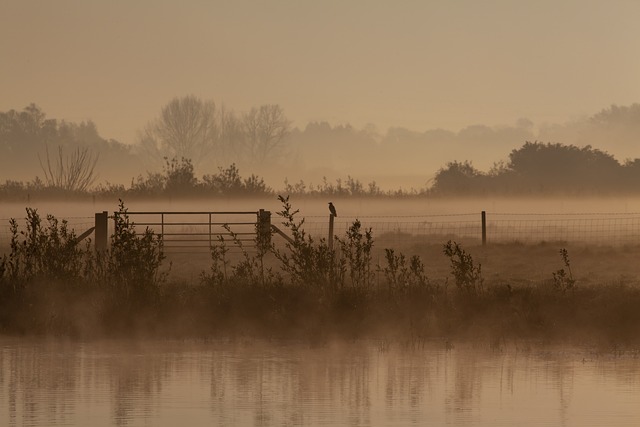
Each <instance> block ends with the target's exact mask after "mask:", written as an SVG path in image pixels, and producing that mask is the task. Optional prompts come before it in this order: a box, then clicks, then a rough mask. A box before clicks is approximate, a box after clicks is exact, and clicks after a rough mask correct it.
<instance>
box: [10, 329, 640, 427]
mask: <svg viewBox="0 0 640 427" xmlns="http://www.w3.org/2000/svg"><path fill="white" fill-rule="evenodd" d="M635 356H636V355H633V354H632V355H628V354H627V355H622V356H616V357H614V356H612V355H598V354H595V353H590V352H587V351H581V350H575V349H572V350H558V349H553V350H549V349H546V350H540V349H529V348H527V349H524V350H523V349H521V348H517V347H515V346H512V347H509V348H507V349H503V350H501V351H496V350H490V349H489V348H488V347H487V348H485V347H482V346H475V347H474V346H471V345H469V346H463V345H457V346H456V347H455V348H453V349H446V348H445V346H444V345H440V344H438V343H434V344H433V345H426V346H424V347H420V348H414V347H403V346H399V345H392V346H388V345H382V344H380V343H376V342H361V343H352V344H343V345H328V346H326V347H322V348H311V347H309V346H308V345H306V344H301V343H274V342H265V341H253V340H247V341H213V342H192V341H188V342H182V341H162V342H146V341H145V342H90V343H73V342H60V341H49V340H42V341H34V340H20V339H10V338H3V339H0V368H1V369H0V425H3V426H4V425H9V426H14V425H15V426H23V425H26V426H31V425H47V426H49V425H51V426H61V425H78V426H89V425H90V426H108V425H127V426H128V425H131V426H133V425H153V426H175V425H233V426H236V425H241V426H254V425H358V426H361V425H371V426H378V425H380V426H382V425H455V426H459V425H469V426H500V425H503V426H512V425H519V426H528V425H536V426H539V425H544V426H557V425H566V426H588V425H593V426H603V425H607V426H630V425H640V407H639V406H638V402H639V401H640V359H638V358H636V357H635Z"/></svg>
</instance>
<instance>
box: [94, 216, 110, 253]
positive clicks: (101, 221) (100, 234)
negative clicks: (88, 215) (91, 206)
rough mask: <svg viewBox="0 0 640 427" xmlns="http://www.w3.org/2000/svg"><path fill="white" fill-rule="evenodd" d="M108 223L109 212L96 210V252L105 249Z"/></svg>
mask: <svg viewBox="0 0 640 427" xmlns="http://www.w3.org/2000/svg"><path fill="white" fill-rule="evenodd" d="M108 225H109V212H107V211H102V212H97V213H96V217H95V227H96V228H95V233H96V239H95V245H96V252H102V251H106V250H107V236H108V235H109V232H108Z"/></svg>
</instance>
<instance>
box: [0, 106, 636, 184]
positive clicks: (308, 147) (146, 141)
mask: <svg viewBox="0 0 640 427" xmlns="http://www.w3.org/2000/svg"><path fill="white" fill-rule="evenodd" d="M192 111H196V113H197V114H198V118H197V120H200V121H201V123H202V125H203V126H206V127H207V128H208V129H210V130H209V131H208V132H209V133H208V134H206V135H204V136H202V135H201V136H197V137H194V136H189V135H188V134H185V135H183V136H179V135H178V136H174V137H172V138H173V139H171V138H169V137H167V134H168V133H172V132H173V133H175V131H174V129H178V128H177V126H179V125H180V123H181V122H183V123H190V124H189V126H195V125H196V124H195V123H192V122H189V120H191V119H189V118H188V117H186V116H185V115H186V114H191V113H189V112H192ZM167 114H174V116H173V117H168V116H167ZM194 114H195V113H194ZM0 118H1V120H0V124H1V126H0V152H1V154H2V155H1V156H0V181H6V180H16V181H31V180H34V179H36V177H38V178H39V179H41V180H43V181H45V178H46V172H47V168H49V169H51V165H52V164H53V166H54V169H55V165H56V164H57V163H58V162H60V161H63V162H64V161H67V159H68V157H69V156H70V155H71V154H73V153H74V150H79V149H82V150H87V153H88V154H89V156H90V157H91V159H95V160H96V164H95V175H96V178H97V179H96V181H95V183H94V184H105V183H114V184H122V185H130V184H131V183H132V182H134V181H135V180H136V179H137V178H138V177H148V176H150V174H155V173H162V172H163V171H166V169H167V167H168V166H169V163H168V160H169V159H181V158H186V159H189V160H191V162H192V164H193V167H194V173H195V175H196V176H198V177H200V176H204V175H207V174H215V173H217V172H218V171H219V170H220V168H226V167H228V166H229V165H231V164H236V165H237V167H238V168H239V170H240V172H241V174H242V175H243V176H250V175H251V174H256V175H258V176H260V177H263V178H264V179H265V182H266V184H267V185H268V186H269V187H271V188H272V189H274V190H276V191H278V190H281V189H283V188H284V187H285V181H286V182H287V183H289V184H292V185H294V184H304V185H305V186H307V187H309V186H318V185H321V184H323V182H325V179H326V180H327V181H329V182H334V181H335V180H341V181H343V182H344V181H345V180H347V179H348V178H352V179H356V180H359V181H361V182H362V183H363V184H368V183H371V182H375V183H376V185H377V186H378V187H380V188H381V189H383V190H396V189H400V188H401V189H404V190H409V189H411V188H415V189H422V188H427V187H429V186H430V185H431V184H432V180H433V178H434V176H435V175H436V173H437V172H438V171H439V170H440V169H442V168H445V167H446V165H447V164H448V163H450V162H454V161H459V162H464V161H470V162H471V163H472V164H473V166H474V167H475V168H476V169H478V170H480V171H484V172H489V171H492V170H495V168H496V167H499V166H500V165H501V164H503V163H504V162H506V161H507V159H508V157H509V154H510V153H511V152H513V151H514V150H516V149H518V147H521V146H522V145H523V144H524V143H525V142H526V141H541V142H554V143H560V144H563V145H571V146H573V145H575V146H577V147H588V146H592V147H593V148H594V149H597V150H601V151H604V152H607V153H609V154H611V155H612V156H613V157H614V158H615V159H616V160H617V161H618V162H620V163H622V164H624V163H625V162H627V161H629V160H632V159H636V158H637V157H638V155H639V154H638V151H637V145H636V144H637V141H638V140H640V104H632V105H630V106H615V105H614V106H611V107H609V108H605V109H603V110H601V111H600V112H597V113H595V114H592V115H590V116H586V117H583V118H580V119H576V120H573V121H571V122H566V123H561V124H535V123H533V122H532V121H530V120H528V119H524V118H523V119H520V120H518V121H517V122H516V123H514V124H511V125H503V126H489V125H470V126H467V127H464V128H462V129H460V130H457V131H456V130H447V129H428V130H425V131H419V130H410V129H406V128H402V127H391V128H388V129H387V130H386V131H385V130H381V129H378V128H377V127H376V126H375V125H368V126H365V127H364V128H356V127H353V126H351V125H348V124H338V125H336V124H331V123H329V122H325V121H322V122H309V123H308V124H307V125H306V126H304V127H302V128H300V127H293V126H292V122H291V121H290V120H289V119H288V117H287V112H286V111H285V110H284V109H283V108H282V107H281V106H278V105H275V104H265V105H262V106H259V107H254V108H251V109H249V110H248V111H233V110H231V109H229V108H226V109H225V108H222V107H219V106H216V104H215V102H213V101H207V100H202V99H200V98H197V97H194V96H185V97H182V98H175V99H173V100H172V101H170V102H169V103H167V104H166V105H164V106H163V107H162V109H161V112H160V114H159V115H158V117H157V118H156V119H154V120H151V121H149V122H147V123H146V124H145V123H144V122H141V123H140V129H141V131H140V135H139V138H138V140H137V141H136V143H135V144H123V143H121V142H119V141H116V140H109V139H105V138H104V137H103V136H102V135H101V134H100V132H99V128H100V126H99V123H98V124H97V123H94V122H92V121H83V122H80V123H72V122H67V121H64V120H60V119H57V118H53V117H52V118H50V117H48V116H47V114H46V112H45V111H43V110H42V109H41V108H40V107H38V106H37V105H34V104H32V105H30V106H28V107H26V108H24V109H23V110H10V111H7V112H2V113H0ZM176 120H177V121H178V122H177V123H176ZM194 129H195V128H194ZM265 132H267V133H266V134H265ZM59 150H62V151H61V152H59ZM45 184H50V183H47V182H45Z"/></svg>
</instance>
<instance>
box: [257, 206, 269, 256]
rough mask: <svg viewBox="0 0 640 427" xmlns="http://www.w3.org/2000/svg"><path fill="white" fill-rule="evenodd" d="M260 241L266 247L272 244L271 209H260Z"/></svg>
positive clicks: (258, 228)
mask: <svg viewBox="0 0 640 427" xmlns="http://www.w3.org/2000/svg"><path fill="white" fill-rule="evenodd" d="M256 231H257V234H258V243H259V244H260V245H264V246H263V248H266V247H267V246H268V245H270V244H271V211H265V210H264V209H260V210H259V211H258V227H257V230H256Z"/></svg>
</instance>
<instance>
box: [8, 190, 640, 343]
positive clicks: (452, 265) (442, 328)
mask: <svg viewBox="0 0 640 427" xmlns="http://www.w3.org/2000/svg"><path fill="white" fill-rule="evenodd" d="M325 203H326V202H325V201H320V200H305V201H303V202H302V203H301V204H300V207H298V206H286V205H283V204H280V206H278V204H277V203H276V204H274V203H273V202H272V201H267V200H260V201H248V200H245V201H227V202H226V204H222V203H218V204H217V205H216V210H223V209H224V210H226V209H229V206H231V205H232V206H233V210H257V209H256V207H257V208H258V209H259V208H263V209H268V210H271V211H272V213H273V222H272V223H273V224H279V227H280V228H281V229H282V230H284V231H285V232H286V234H288V235H289V236H291V237H292V238H293V243H286V242H285V241H284V240H283V239H281V238H279V236H277V235H275V236H273V238H272V242H273V243H274V245H273V247H271V248H266V247H264V248H263V250H258V249H256V248H255V245H252V244H248V243H244V250H241V249H240V248H239V247H238V244H237V242H235V241H234V237H233V236H227V237H226V238H225V240H224V242H221V241H218V242H217V243H216V245H214V246H215V247H216V249H215V250H214V252H213V253H210V252H209V251H207V250H204V251H200V252H199V253H195V254H194V253H188V252H187V251H176V250H175V248H173V250H172V248H170V247H166V248H164V249H165V250H164V251H163V250H162V247H161V246H159V245H158V236H157V235H154V234H153V233H147V234H145V233H142V230H139V229H138V230H136V229H135V224H133V223H130V222H128V220H127V222H122V223H120V226H119V227H117V226H116V228H115V229H111V230H110V233H112V234H113V236H112V240H111V247H110V249H109V250H108V251H107V252H106V253H105V254H102V255H98V256H96V255H93V252H94V251H93V248H92V247H91V246H89V247H87V248H86V249H81V248H80V247H79V246H75V245H70V244H69V241H68V240H69V239H67V237H68V236H67V237H65V236H66V234H65V233H64V232H62V230H61V229H60V227H61V226H60V224H56V225H55V227H53V226H51V225H50V226H49V227H48V228H47V227H42V229H41V230H40V231H39V232H38V233H39V234H38V233H36V234H38V236H33V233H31V234H30V233H29V232H26V234H25V235H20V234H18V236H22V237H19V240H21V239H22V240H24V241H25V243H24V244H23V245H22V246H20V247H19V248H18V249H16V248H13V249H12V248H9V247H8V243H5V245H4V246H5V248H6V249H5V250H4V252H5V253H6V254H7V256H8V258H7V261H6V262H5V263H4V264H3V272H2V273H3V274H2V276H0V278H1V281H0V285H1V287H0V290H1V293H0V305H2V310H0V312H1V313H2V315H1V316H0V332H3V333H10V334H15V333H18V334H54V335H66V336H75V337H92V336H104V335H108V336H111V335H136V336H137V335H153V336H219V335H237V334H240V335H253V336H293V337H297V338H301V339H310V340H313V341H322V340H326V339H329V338H331V337H342V338H349V339H353V338H357V337H364V336H378V337H380V336H382V337H392V338H393V339H398V340H409V341H418V342H419V341H420V340H423V339H431V338H434V337H440V338H445V339H482V340H488V341H490V342H491V343H500V342H503V341H504V340H513V339H527V340H531V339H533V340H551V341H558V340H559V341H562V342H565V341H572V342H576V343H587V344H594V345H612V346H619V345H625V346H628V345H631V346H634V345H636V344H638V338H637V337H638V336H640V335H639V334H638V332H640V314H638V310H637V307H638V304H640V286H639V281H638V278H639V277H640V275H639V273H640V267H639V263H638V262H637V259H638V257H639V256H640V243H639V242H635V239H634V238H633V236H634V235H635V234H634V233H636V232H637V230H635V229H634V228H633V223H631V227H629V223H625V224H624V226H625V227H629V229H628V230H627V231H626V233H625V235H626V236H628V237H629V236H630V238H629V240H628V241H625V242H615V241H611V242H607V239H606V238H605V239H603V240H602V241H589V239H584V238H583V239H580V238H576V239H575V240H563V239H560V240H554V239H539V236H538V237H536V236H535V235H533V236H530V237H531V238H528V239H510V238H504V239H496V238H495V237H496V234H495V232H494V233H493V234H491V233H490V231H491V230H492V229H491V227H490V226H489V227H487V228H488V239H487V240H488V241H487V244H486V245H483V244H482V241H481V229H480V227H479V224H480V222H479V217H480V215H479V211H480V209H479V208H480V206H481V203H484V204H485V205H486V204H488V203H487V201H472V202H467V204H464V203H463V202H462V201H438V202H434V201H431V202H429V201H420V202H417V201H406V200H388V201H367V200H358V201H356V200H340V201H334V203H335V204H336V206H337V207H338V209H339V210H338V212H339V213H338V215H339V217H338V219H339V220H340V221H342V222H338V221H336V230H335V235H336V237H338V238H339V240H337V241H336V242H335V248H334V249H331V248H329V247H328V245H327V243H326V241H322V240H321V239H322V238H324V237H325V233H326V230H325V229H323V227H326V222H328V215H327V212H326V211H325V209H326V205H325ZM502 203H505V205H504V206H503V205H501V204H502ZM506 203H507V202H506V201H493V202H492V204H493V209H495V210H494V211H490V210H489V209H487V212H488V217H489V218H491V216H492V215H493V216H496V215H505V214H510V215H521V214H527V215H531V214H532V212H531V210H529V209H527V208H532V206H535V207H537V208H538V209H540V210H539V211H538V212H535V214H536V215H540V216H545V217H548V216H549V215H550V214H561V215H563V217H562V218H566V216H567V215H574V214H573V213H572V212H578V211H573V209H579V210H580V211H579V213H580V215H585V214H589V215H594V214H598V215H601V214H602V212H604V209H603V208H601V207H602V206H606V207H607V208H608V209H607V211H608V212H606V215H607V217H613V218H614V219H615V221H616V222H617V223H619V221H618V219H619V218H620V217H619V216H616V215H620V214H622V215H624V217H625V218H632V217H634V216H635V215H636V214H635V213H634V212H635V207H636V202H635V201H629V200H626V201H612V200H609V201H600V203H596V201H574V204H573V205H569V203H568V202H567V201H566V200H555V201H553V200H552V201H546V202H545V203H542V202H540V201H538V202H537V203H536V204H533V205H530V206H525V205H524V203H513V204H512V205H510V206H508V207H506V208H505V206H506ZM621 203H622V204H621ZM204 207H208V204H204V203H203V202H190V203H184V202H181V203H175V202H174V203H167V204H165V205H160V204H157V205H151V206H149V205H143V204H138V205H136V204H135V203H132V205H127V208H129V210H130V211H133V210H134V209H135V210H143V209H144V210H160V209H163V210H167V211H168V210H173V211H175V210H178V209H179V210H184V211H186V210H187V209H193V210H203V209H204ZM374 207H375V208H376V210H374ZM21 208H22V209H24V207H21ZM542 208H545V209H546V211H545V210H543V209H542ZM3 209H4V211H3V212H2V216H13V215H15V216H16V217H18V218H20V216H19V215H18V214H16V213H14V212H16V211H17V210H19V209H18V206H8V207H7V206H3ZM106 209H107V208H103V207H102V206H94V205H92V204H79V205H75V206H74V205H51V206H47V205H44V206H41V207H39V209H38V212H42V214H44V213H48V212H53V213H54V214H55V215H56V216H57V217H59V218H60V219H62V218H65V217H66V218H69V226H70V227H72V226H73V225H74V224H77V225H78V228H80V230H77V234H79V232H80V231H82V227H85V228H84V229H86V228H89V227H90V226H91V225H92V223H93V222H92V219H93V213H95V212H99V211H101V210H106ZM209 209H210V207H209ZM296 209H300V212H299V213H295V210H296ZM463 209H466V210H467V213H465V212H464V211H463ZM554 209H557V212H554ZM601 209H602V210H601ZM617 209H619V210H620V212H616V210H617ZM624 209H626V212H625V211H624ZM108 210H110V211H113V210H114V209H113V208H110V209H108ZM398 210H399V211H401V212H402V215H401V214H396V215H391V213H392V212H393V211H395V212H397V211H398ZM474 210H475V212H476V213H474V212H473V211H474ZM497 210H501V211H502V212H499V211H497ZM507 210H509V211H510V212H507ZM280 211H282V212H283V215H282V216H278V215H276V212H280ZM323 211H324V212H323ZM352 212H355V215H351V213H352ZM361 212H367V213H370V214H371V215H364V214H361ZM456 212H457V213H456ZM34 215H36V216H37V214H35V213H34V212H33V211H31V216H30V218H31V220H33V216H34ZM442 215H447V216H451V217H454V218H458V217H459V216H462V215H473V216H474V218H475V219H474V220H473V221H469V222H470V224H472V225H473V227H472V228H473V230H474V231H471V232H469V233H467V234H465V233H462V232H460V230H463V231H464V230H466V228H458V229H457V230H456V229H453V228H452V229H451V230H446V232H444V233H441V234H435V233H423V234H420V233H411V232H408V231H407V229H401V228H400V227H403V226H405V225H406V224H413V223H415V221H413V219H414V218H416V217H419V216H421V217H422V218H424V217H429V216H430V217H431V218H433V217H435V216H442ZM23 216H24V214H23ZM356 216H358V217H360V218H362V220H356ZM117 217H118V218H121V219H122V218H123V217H126V212H123V211H122V210H121V211H120V216H117ZM303 217H304V219H305V222H304V223H302V224H301V223H300V221H301V220H302V218H303ZM370 218H376V219H377V220H378V221H377V222H376V221H369V222H367V220H368V219H370ZM380 219H384V220H385V221H379V220H380ZM408 219H411V220H408ZM40 221H41V222H42V224H46V220H45V219H44V218H42V217H40ZM74 221H75V222H74ZM510 221H511V220H510ZM134 222H135V221H134ZM24 223H25V221H24V220H18V225H19V226H20V230H21V231H25V227H24V226H25V224H24ZM520 223H522V222H521V221H520ZM32 224H33V223H32ZM338 224H344V225H342V226H338ZM375 224H391V225H390V226H389V227H390V228H389V229H387V230H383V231H382V232H381V233H378V232H377V230H376V227H375V226H374V225H375ZM579 224H587V223H579ZM590 224H591V226H592V227H593V222H591V223H590ZM489 225H491V222H489ZM368 226H371V231H370V232H369V229H368ZM305 227H307V228H308V229H309V230H312V231H308V232H307V231H306V230H307V228H305ZM314 227H315V228H314ZM393 227H396V229H393ZM521 227H522V225H521ZM32 228H33V227H32ZM72 228H73V227H72ZM313 230H315V231H313ZM318 230H320V231H318ZM232 231H233V230H232ZM573 232H574V233H576V236H578V237H580V236H581V235H582V234H581V231H580V229H575V228H574V230H573ZM18 233H19V232H18ZM307 233H311V235H312V236H313V237H312V239H309V237H310V236H309V234H307ZM585 233H588V229H586V231H585ZM615 233H619V230H618V229H616V230H615ZM10 234H11V231H10V230H9V229H8V228H7V232H6V233H5V241H8V240H9V239H7V237H10ZM616 235H617V234H616ZM492 236H493V239H492ZM36 237H37V238H36ZM604 237H606V236H604ZM65 239H66V240H65ZM235 239H237V236H236V237H235ZM500 240H502V241H500ZM80 246H82V245H80ZM72 247H73V248H75V249H72ZM165 256H166V258H165ZM65 257H67V258H65ZM496 345H497V344H496Z"/></svg>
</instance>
